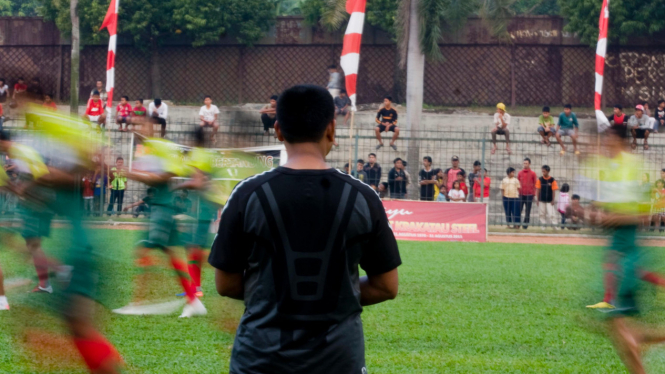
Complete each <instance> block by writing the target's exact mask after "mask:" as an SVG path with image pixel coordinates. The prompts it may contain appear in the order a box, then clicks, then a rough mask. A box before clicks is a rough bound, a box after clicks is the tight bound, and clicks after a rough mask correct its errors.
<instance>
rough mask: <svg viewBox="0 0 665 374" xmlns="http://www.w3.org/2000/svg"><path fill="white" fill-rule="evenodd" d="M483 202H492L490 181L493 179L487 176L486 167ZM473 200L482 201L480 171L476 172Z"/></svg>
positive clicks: (485, 170)
mask: <svg viewBox="0 0 665 374" xmlns="http://www.w3.org/2000/svg"><path fill="white" fill-rule="evenodd" d="M483 178H484V179H485V180H484V181H483V188H484V191H483V203H487V204H489V202H490V183H492V180H491V179H490V177H488V176H487V169H484V172H483ZM473 201H474V202H476V203H479V202H480V173H477V174H476V180H475V181H474V183H473Z"/></svg>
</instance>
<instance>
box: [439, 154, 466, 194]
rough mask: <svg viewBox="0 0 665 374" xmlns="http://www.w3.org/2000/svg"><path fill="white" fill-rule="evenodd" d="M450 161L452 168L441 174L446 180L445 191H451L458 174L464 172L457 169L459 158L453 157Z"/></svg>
mask: <svg viewBox="0 0 665 374" xmlns="http://www.w3.org/2000/svg"><path fill="white" fill-rule="evenodd" d="M450 161H451V162H452V167H450V168H448V169H446V170H445V171H444V172H443V177H444V178H445V180H446V190H447V191H450V190H452V189H453V183H454V182H455V181H456V180H457V174H458V173H460V172H464V173H465V174H466V172H465V171H464V169H462V168H460V167H459V157H457V156H453V157H452V158H451V159H450Z"/></svg>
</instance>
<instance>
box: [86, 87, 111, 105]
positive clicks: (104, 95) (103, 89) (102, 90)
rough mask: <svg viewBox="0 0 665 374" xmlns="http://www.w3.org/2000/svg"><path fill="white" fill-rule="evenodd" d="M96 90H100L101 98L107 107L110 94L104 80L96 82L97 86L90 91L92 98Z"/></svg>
mask: <svg viewBox="0 0 665 374" xmlns="http://www.w3.org/2000/svg"><path fill="white" fill-rule="evenodd" d="M95 91H97V92H99V98H100V99H101V100H102V102H103V103H104V107H106V100H107V99H108V97H109V95H108V93H107V92H106V87H105V86H104V82H103V81H97V82H95V88H93V89H92V91H90V98H91V99H92V97H93V96H94V95H93V94H94V92H95Z"/></svg>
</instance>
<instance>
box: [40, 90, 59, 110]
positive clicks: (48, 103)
mask: <svg viewBox="0 0 665 374" xmlns="http://www.w3.org/2000/svg"><path fill="white" fill-rule="evenodd" d="M42 106H43V107H44V108H46V109H50V110H52V111H54V112H56V111H57V110H58V105H57V104H56V103H55V101H53V95H52V94H44V103H43V104H42Z"/></svg>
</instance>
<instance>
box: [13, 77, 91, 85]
mask: <svg viewBox="0 0 665 374" xmlns="http://www.w3.org/2000/svg"><path fill="white" fill-rule="evenodd" d="M19 79H20V78H19ZM99 82H102V84H103V83H104V81H103V80H101V79H97V80H96V81H95V84H97V83H99Z"/></svg>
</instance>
